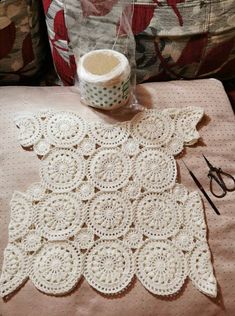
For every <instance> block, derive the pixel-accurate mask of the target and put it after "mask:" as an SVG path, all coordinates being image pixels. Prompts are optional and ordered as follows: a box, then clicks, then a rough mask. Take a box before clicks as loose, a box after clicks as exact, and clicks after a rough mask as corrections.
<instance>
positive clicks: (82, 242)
mask: <svg viewBox="0 0 235 316" xmlns="http://www.w3.org/2000/svg"><path fill="white" fill-rule="evenodd" d="M74 241H75V244H76V243H77V244H78V248H81V249H89V248H91V247H92V246H93V244H94V234H93V231H92V230H91V229H89V228H82V229H81V230H80V231H79V233H78V234H77V235H76V236H75V239H74Z"/></svg>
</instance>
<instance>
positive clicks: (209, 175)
mask: <svg viewBox="0 0 235 316" xmlns="http://www.w3.org/2000/svg"><path fill="white" fill-rule="evenodd" d="M208 177H209V178H210V191H211V193H212V194H213V195H214V196H215V197H217V198H222V197H224V196H225V195H226V193H227V191H226V186H225V184H224V181H223V180H222V181H221V179H220V177H219V176H218V177H219V178H217V176H215V175H214V174H212V173H210V172H209V173H208ZM214 181H215V182H216V183H217V184H218V185H219V187H220V188H221V192H222V193H221V194H216V193H215V192H214V189H213V187H214V185H213V182H214Z"/></svg>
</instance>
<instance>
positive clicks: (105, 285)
mask: <svg viewBox="0 0 235 316" xmlns="http://www.w3.org/2000/svg"><path fill="white" fill-rule="evenodd" d="M84 276H85V278H86V280H87V282H88V283H89V284H90V285H91V286H92V287H94V288H95V289H97V290H98V291H100V292H102V293H106V294H115V293H118V292H120V291H122V290H124V289H125V288H126V287H127V286H128V285H129V283H130V282H131V280H132V278H133V276H134V260H133V256H132V252H131V250H130V249H129V248H128V247H126V246H125V245H124V244H123V243H122V242H121V241H119V240H115V241H114V240H113V241H109V240H107V241H102V240H100V241H97V242H96V243H95V245H94V246H93V247H92V248H91V249H90V250H89V251H88V253H87V255H86V258H85V268H84Z"/></svg>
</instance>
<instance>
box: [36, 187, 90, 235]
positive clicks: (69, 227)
mask: <svg viewBox="0 0 235 316" xmlns="http://www.w3.org/2000/svg"><path fill="white" fill-rule="evenodd" d="M84 217H85V214H84V207H83V205H82V202H81V199H80V197H79V195H78V194H77V193H67V194H65V193H62V194H50V195H48V196H47V197H46V198H44V199H43V200H42V201H41V202H39V204H38V205H37V214H36V219H35V224H36V228H37V230H38V231H40V232H41V234H42V236H43V237H45V238H47V239H48V240H64V239H67V238H69V237H72V236H74V235H75V234H76V233H77V232H78V231H79V229H80V228H81V226H82V224H83V221H84Z"/></svg>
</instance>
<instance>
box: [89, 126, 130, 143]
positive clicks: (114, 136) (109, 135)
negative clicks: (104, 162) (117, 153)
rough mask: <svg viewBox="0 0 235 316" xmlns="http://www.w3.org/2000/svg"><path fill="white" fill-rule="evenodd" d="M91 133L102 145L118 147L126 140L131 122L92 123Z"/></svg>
mask: <svg viewBox="0 0 235 316" xmlns="http://www.w3.org/2000/svg"><path fill="white" fill-rule="evenodd" d="M90 132H91V135H92V136H93V138H94V139H95V140H96V143H97V144H99V145H100V146H106V147H116V146H118V145H120V144H122V143H123V142H125V141H126V140H127V138H128V136H129V123H128V122H125V123H121V124H115V125H111V124H104V123H97V124H93V125H91V128H90Z"/></svg>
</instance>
